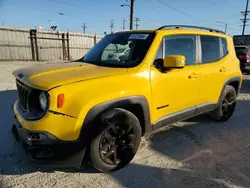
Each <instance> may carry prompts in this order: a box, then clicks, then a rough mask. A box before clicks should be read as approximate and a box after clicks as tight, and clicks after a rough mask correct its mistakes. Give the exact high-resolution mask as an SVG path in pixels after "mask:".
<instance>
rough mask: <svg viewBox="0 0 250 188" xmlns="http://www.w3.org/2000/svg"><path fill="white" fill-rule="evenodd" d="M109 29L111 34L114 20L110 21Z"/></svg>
mask: <svg viewBox="0 0 250 188" xmlns="http://www.w3.org/2000/svg"><path fill="white" fill-rule="evenodd" d="M109 27H110V31H111V33H112V32H113V28H114V20H111V22H110V26H109Z"/></svg>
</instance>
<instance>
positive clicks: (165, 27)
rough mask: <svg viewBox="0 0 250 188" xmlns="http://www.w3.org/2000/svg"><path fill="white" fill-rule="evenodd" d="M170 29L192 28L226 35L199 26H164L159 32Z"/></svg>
mask: <svg viewBox="0 0 250 188" xmlns="http://www.w3.org/2000/svg"><path fill="white" fill-rule="evenodd" d="M168 28H169V29H170V28H175V29H180V28H190V29H199V30H207V31H210V32H217V33H222V34H225V32H223V31H220V30H217V29H212V28H207V27H199V26H192V25H164V26H161V27H159V28H158V29H157V30H163V29H168Z"/></svg>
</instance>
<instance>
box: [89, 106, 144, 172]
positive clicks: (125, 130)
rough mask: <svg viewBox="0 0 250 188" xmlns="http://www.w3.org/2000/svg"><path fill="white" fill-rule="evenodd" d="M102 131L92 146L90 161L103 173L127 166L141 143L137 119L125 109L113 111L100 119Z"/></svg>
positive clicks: (140, 132) (94, 139)
mask: <svg viewBox="0 0 250 188" xmlns="http://www.w3.org/2000/svg"><path fill="white" fill-rule="evenodd" d="M99 122H100V125H98V126H100V130H99V132H98V134H97V136H96V137H95V138H93V140H92V142H91V144H90V161H91V163H92V165H93V166H94V167H95V168H97V169H98V170H100V171H102V172H112V171H116V170H119V169H120V168H123V167H124V166H126V165H127V164H128V163H129V162H130V161H131V160H132V159H133V157H134V156H135V154H136V152H137V150H138V148H139V145H140V141H141V135H142V131H141V126H140V122H139V120H138V119H137V117H136V116H135V115H134V114H132V113H131V112H129V111H127V110H124V109H119V108H116V109H112V110H109V111H108V112H106V113H104V114H103V115H102V116H101V117H100V120H99Z"/></svg>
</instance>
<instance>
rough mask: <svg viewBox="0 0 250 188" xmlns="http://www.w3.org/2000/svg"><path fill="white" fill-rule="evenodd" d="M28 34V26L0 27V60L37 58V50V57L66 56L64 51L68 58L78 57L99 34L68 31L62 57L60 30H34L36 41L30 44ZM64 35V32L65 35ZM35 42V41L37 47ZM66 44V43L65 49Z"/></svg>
mask: <svg viewBox="0 0 250 188" xmlns="http://www.w3.org/2000/svg"><path fill="white" fill-rule="evenodd" d="M30 36H31V35H30V30H29V29H24V28H13V27H0V61H1V60H2V61H4V60H5V61H12V60H37V51H38V56H39V57H38V59H39V61H46V60H63V59H68V53H67V52H68V51H69V59H70V60H75V59H79V58H81V57H82V56H83V55H84V54H85V53H86V52H87V51H88V50H89V49H90V48H91V47H92V46H93V45H94V44H95V43H96V42H98V41H99V40H100V39H101V38H102V37H103V36H100V35H94V34H82V33H74V32H69V33H68V36H69V40H68V41H69V45H67V40H65V44H64V46H65V49H64V50H65V52H66V57H64V54H63V40H62V36H63V32H57V31H45V30H37V31H36V38H37V39H36V40H37V41H35V40H33V46H32V43H31V38H30ZM66 36H67V35H66V33H65V38H66ZM33 39H34V38H33ZM35 44H37V48H36V45H35ZM67 46H69V50H68V49H67ZM32 49H33V50H34V52H33V53H34V54H35V56H34V55H33V56H34V57H33V56H32ZM36 50H37V51H36Z"/></svg>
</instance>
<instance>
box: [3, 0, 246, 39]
mask: <svg viewBox="0 0 250 188" xmlns="http://www.w3.org/2000/svg"><path fill="white" fill-rule="evenodd" d="M129 3H130V0H127V1H126V0H0V25H5V26H14V27H25V28H38V27H39V26H42V27H43V28H44V29H48V28H49V27H50V25H51V24H52V25H56V26H57V27H58V30H61V31H67V30H68V31H74V32H82V31H83V29H82V25H83V24H84V23H86V26H87V28H86V33H96V34H103V33H104V32H105V31H106V32H110V30H111V28H110V23H111V21H112V20H113V22H114V29H113V30H121V29H122V23H123V19H125V20H126V29H129V14H130V8H129V7H127V6H124V7H121V6H120V5H121V4H129ZM245 6H246V0H135V9H134V16H135V17H138V18H139V19H140V21H139V26H138V28H139V29H152V28H157V27H160V26H162V25H169V24H185V25H196V26H204V27H211V28H216V29H220V30H224V29H225V24H224V23H226V24H228V30H227V33H228V34H230V35H235V34H241V32H242V27H240V25H242V21H240V19H242V18H243V16H242V15H241V13H240V12H241V11H244V10H245ZM249 18H250V17H249ZM49 20H51V21H49ZM218 21H219V22H220V23H216V22H218ZM221 22H224V23H221ZM247 33H250V26H248V27H246V34H247Z"/></svg>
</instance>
